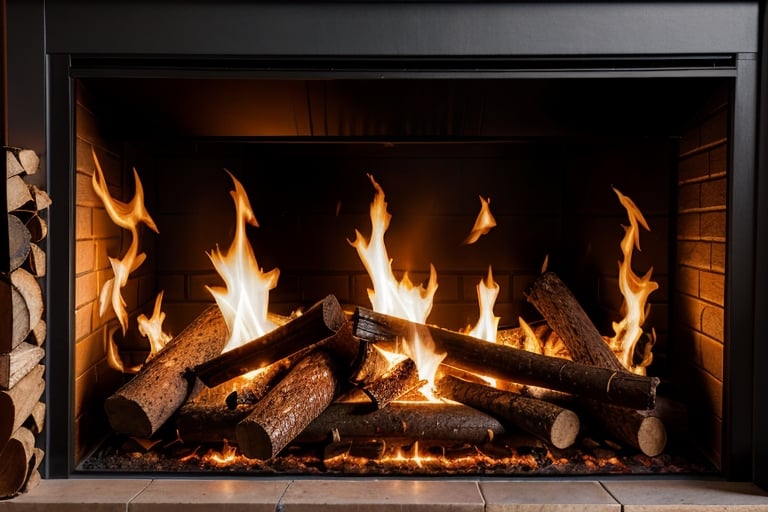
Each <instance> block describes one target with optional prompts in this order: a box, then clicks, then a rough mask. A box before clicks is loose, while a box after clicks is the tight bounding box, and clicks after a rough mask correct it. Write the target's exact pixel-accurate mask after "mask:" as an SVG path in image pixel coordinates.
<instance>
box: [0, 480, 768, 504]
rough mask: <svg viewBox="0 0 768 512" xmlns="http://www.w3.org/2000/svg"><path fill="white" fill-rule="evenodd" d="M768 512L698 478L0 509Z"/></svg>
mask: <svg viewBox="0 0 768 512" xmlns="http://www.w3.org/2000/svg"><path fill="white" fill-rule="evenodd" d="M86 509H87V510H88V511H89V512H160V511H163V512H182V511H184V512H195V511H202V510H205V511H211V512H216V511H222V512H241V511H242V512H246V511H248V512H267V511H269V512H300V511H312V512H331V511H342V512H377V511H382V512H384V511H390V510H396V511H398V512H410V511H414V512H436V511H442V510H447V511H451V512H542V511H555V512H582V511H583V512H609V511H610V512H676V511H686V512H687V511H691V512H693V511H712V512H714V511H717V512H730V511H738V512H763V511H765V512H768V492H766V491H763V490H761V489H759V488H757V487H756V486H754V485H753V484H751V483H743V482H723V481H720V480H690V479H669V478H664V479H645V478H643V479H642V480H637V479H632V478H627V479H606V480H581V479H571V480H566V479H554V478H553V479H549V478H547V479H546V480H536V481H532V480H525V479H487V480H474V479H470V480H464V479H459V480H453V479H444V478H443V479H440V480H436V479H422V480H418V479H416V480H412V479H352V478H350V479H344V478H332V479H296V480H290V479H283V478H281V479H274V480H273V479H269V478H266V479H265V478H258V479H257V478H242V479H218V478H217V479H209V478H201V479H194V478H182V479H173V478H163V479H142V478H136V479H130V478H103V479H94V478H87V479H79V478H73V479H68V480H43V481H41V482H40V483H39V484H38V485H37V486H35V487H34V488H33V489H32V490H30V491H29V492H28V493H26V494H22V495H19V496H17V497H15V498H12V499H8V500H4V501H0V512H75V511H78V512H80V511H82V510H86Z"/></svg>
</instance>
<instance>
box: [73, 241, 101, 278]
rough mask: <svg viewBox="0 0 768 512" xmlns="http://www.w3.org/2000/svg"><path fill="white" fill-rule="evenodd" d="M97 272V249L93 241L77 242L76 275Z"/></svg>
mask: <svg viewBox="0 0 768 512" xmlns="http://www.w3.org/2000/svg"><path fill="white" fill-rule="evenodd" d="M94 270H96V247H95V245H94V243H93V242H92V241H91V240H80V241H77V242H75V274H82V273H84V272H92V271H94Z"/></svg>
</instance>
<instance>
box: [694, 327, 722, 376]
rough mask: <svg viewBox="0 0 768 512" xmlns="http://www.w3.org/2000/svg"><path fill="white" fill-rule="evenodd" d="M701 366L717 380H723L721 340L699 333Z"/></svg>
mask: <svg viewBox="0 0 768 512" xmlns="http://www.w3.org/2000/svg"><path fill="white" fill-rule="evenodd" d="M699 338H700V345H699V346H700V351H701V353H700V356H701V358H700V361H701V367H702V369H704V370H705V371H707V372H708V373H710V374H712V376H713V377H715V378H716V379H718V380H719V381H722V380H723V351H724V347H723V342H722V341H719V340H716V339H714V338H710V337H709V336H705V335H703V334H702V335H700V336H699Z"/></svg>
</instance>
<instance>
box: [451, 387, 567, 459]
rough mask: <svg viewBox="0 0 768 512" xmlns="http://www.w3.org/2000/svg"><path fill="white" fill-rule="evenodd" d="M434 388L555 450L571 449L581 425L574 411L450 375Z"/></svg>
mask: <svg viewBox="0 0 768 512" xmlns="http://www.w3.org/2000/svg"><path fill="white" fill-rule="evenodd" d="M436 386H437V391H438V392H439V393H440V395H441V396H443V397H445V398H449V399H451V400H455V401H457V402H461V403H463V404H465V405H468V406H470V407H474V408H475V409H479V410H481V411H484V412H487V413H488V414H490V415H492V416H494V417H496V418H498V419H500V420H501V421H502V423H504V424H506V425H509V426H514V427H517V428H519V429H521V430H524V431H525V432H528V433H529V434H532V435H534V436H536V437H538V438H539V439H542V440H544V441H546V442H548V443H550V444H551V445H553V446H555V447H556V448H567V447H569V446H571V445H572V444H573V443H574V441H576V436H577V435H578V434H579V429H580V426H581V424H580V422H579V417H578V415H577V414H576V413H575V412H573V411H571V410H570V409H566V408H563V407H560V406H558V405H555V404H551V403H549V402H546V401H544V400H536V399H535V398H527V397H524V396H522V395H520V394H517V393H513V392H511V391H503V390H501V389H495V388H493V387H491V386H488V385H484V384H477V383H475V382H469V381H466V380H462V379H459V378H456V377H453V376H451V375H446V376H444V377H443V378H441V379H440V380H439V381H438V382H437V383H436Z"/></svg>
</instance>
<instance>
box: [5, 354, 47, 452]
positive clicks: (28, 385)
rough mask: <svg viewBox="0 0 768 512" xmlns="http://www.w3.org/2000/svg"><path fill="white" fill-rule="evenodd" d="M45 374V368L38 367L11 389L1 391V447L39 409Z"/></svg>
mask: <svg viewBox="0 0 768 512" xmlns="http://www.w3.org/2000/svg"><path fill="white" fill-rule="evenodd" d="M44 373H45V366H44V365H37V366H35V367H34V368H33V369H32V370H31V371H30V372H29V373H27V374H26V375H25V376H24V377H23V378H22V379H20V380H19V381H18V382H17V383H16V384H15V385H14V386H13V387H12V388H11V389H9V390H7V391H0V447H2V446H4V445H5V443H7V442H8V439H10V438H11V435H13V433H14V432H15V431H16V430H17V429H18V428H19V427H21V426H22V425H23V424H24V423H25V422H26V421H27V419H28V418H29V417H30V415H31V414H32V413H33V412H34V411H36V410H37V409H38V405H37V404H38V403H40V402H39V400H40V397H41V396H42V394H43V391H44V390H45V379H44V378H43V374H44ZM44 410H45V409H43V411H44ZM38 412H39V411H38ZM41 421H42V420H41Z"/></svg>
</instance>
